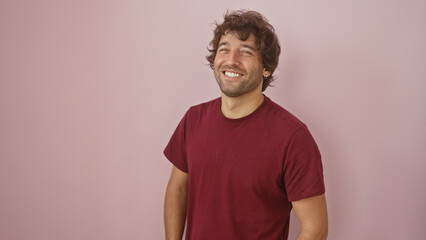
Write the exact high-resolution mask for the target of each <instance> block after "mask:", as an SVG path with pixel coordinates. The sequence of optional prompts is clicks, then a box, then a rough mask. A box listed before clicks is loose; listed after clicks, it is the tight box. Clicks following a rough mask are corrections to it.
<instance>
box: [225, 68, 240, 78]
mask: <svg viewBox="0 0 426 240" xmlns="http://www.w3.org/2000/svg"><path fill="white" fill-rule="evenodd" d="M222 73H223V74H224V75H225V76H227V77H230V78H237V77H241V76H243V75H244V74H242V73H237V72H232V71H229V70H225V71H222Z"/></svg>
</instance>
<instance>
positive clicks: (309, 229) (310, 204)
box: [292, 194, 328, 239]
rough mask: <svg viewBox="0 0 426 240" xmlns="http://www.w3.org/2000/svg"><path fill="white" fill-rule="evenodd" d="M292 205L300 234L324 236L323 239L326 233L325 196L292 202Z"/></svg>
mask: <svg viewBox="0 0 426 240" xmlns="http://www.w3.org/2000/svg"><path fill="white" fill-rule="evenodd" d="M292 205H293V208H294V212H295V213H296V216H297V218H298V219H299V222H300V229H301V233H303V234H308V235H315V236H317V235H318V236H324V238H323V239H325V236H326V235H327V231H328V230H327V229H328V217H327V204H326V200H325V195H324V194H322V195H319V196H315V197H310V198H305V199H301V200H297V201H293V202H292Z"/></svg>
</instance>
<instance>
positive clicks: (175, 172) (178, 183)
mask: <svg viewBox="0 0 426 240" xmlns="http://www.w3.org/2000/svg"><path fill="white" fill-rule="evenodd" d="M168 188H173V189H176V190H179V191H187V190H188V174H187V173H185V172H183V171H181V170H179V169H178V168H177V167H175V166H173V169H172V173H171V175H170V179H169V184H168Z"/></svg>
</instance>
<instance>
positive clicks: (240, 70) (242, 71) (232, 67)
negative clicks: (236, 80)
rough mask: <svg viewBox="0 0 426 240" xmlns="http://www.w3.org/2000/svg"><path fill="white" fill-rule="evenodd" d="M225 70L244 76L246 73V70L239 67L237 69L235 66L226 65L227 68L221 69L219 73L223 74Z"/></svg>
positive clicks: (222, 67)
mask: <svg viewBox="0 0 426 240" xmlns="http://www.w3.org/2000/svg"><path fill="white" fill-rule="evenodd" d="M225 70H230V71H235V72H238V73H243V74H244V73H245V71H244V69H241V68H237V67H235V66H229V65H226V66H221V67H220V68H219V71H220V72H223V71H225Z"/></svg>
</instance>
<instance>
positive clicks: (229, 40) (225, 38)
mask: <svg viewBox="0 0 426 240" xmlns="http://www.w3.org/2000/svg"><path fill="white" fill-rule="evenodd" d="M224 44H226V45H233V44H236V45H241V44H244V45H249V46H251V47H252V48H253V49H257V47H256V38H255V37H254V35H253V34H250V36H249V37H248V38H247V39H246V40H245V41H242V40H241V39H239V38H238V34H237V33H236V32H227V33H225V34H224V35H222V37H221V38H220V41H219V46H220V45H224Z"/></svg>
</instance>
